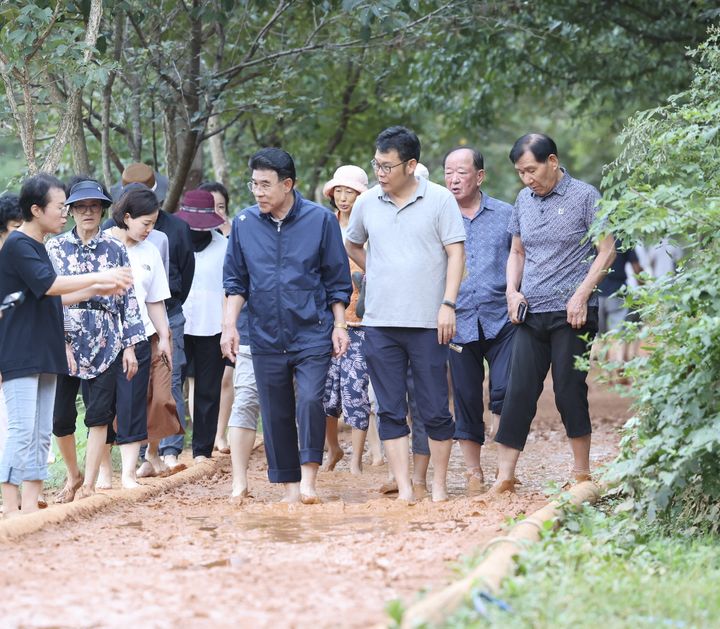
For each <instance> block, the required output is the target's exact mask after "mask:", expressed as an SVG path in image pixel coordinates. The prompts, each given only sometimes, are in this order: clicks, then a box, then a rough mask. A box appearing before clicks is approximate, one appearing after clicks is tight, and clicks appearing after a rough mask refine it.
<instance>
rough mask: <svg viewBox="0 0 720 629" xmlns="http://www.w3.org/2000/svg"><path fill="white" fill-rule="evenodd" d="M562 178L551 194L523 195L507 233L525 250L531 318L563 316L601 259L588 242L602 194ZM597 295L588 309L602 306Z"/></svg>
mask: <svg viewBox="0 0 720 629" xmlns="http://www.w3.org/2000/svg"><path fill="white" fill-rule="evenodd" d="M563 173H564V174H563V178H562V179H561V180H560V181H559V182H558V183H557V185H556V186H555V187H554V188H553V189H552V191H551V192H550V193H549V194H546V195H545V196H544V197H541V196H538V195H536V194H535V193H534V192H533V191H532V190H530V188H523V189H522V190H521V191H520V193H519V194H518V197H517V200H516V201H515V207H514V209H513V214H512V219H511V220H510V227H508V230H509V231H510V233H511V234H513V235H514V236H520V240H521V241H522V244H523V248H524V249H525V266H524V267H523V276H522V284H521V287H520V292H522V294H523V295H525V299H527V301H528V310H529V311H530V312H560V311H563V310H565V309H566V308H567V302H568V301H570V298H571V297H572V296H573V294H574V293H575V291H576V290H577V288H578V286H580V284H582V282H583V281H584V280H585V278H586V277H587V274H588V272H589V271H590V266H591V265H592V263H593V260H594V258H595V255H596V253H597V252H596V250H595V245H594V244H593V243H592V242H591V241H590V240H589V239H588V238H587V235H588V229H589V228H590V225H591V224H592V222H593V221H594V220H595V214H596V213H597V204H598V201H599V200H600V193H599V192H598V191H597V190H596V189H595V188H594V187H593V186H591V185H590V184H589V183H585V182H584V181H580V180H579V179H575V178H574V177H571V176H570V175H569V174H568V173H567V171H566V170H565V169H564V168H563ZM597 303H598V298H597V293H595V292H593V294H592V295H591V297H590V299H589V301H588V306H597Z"/></svg>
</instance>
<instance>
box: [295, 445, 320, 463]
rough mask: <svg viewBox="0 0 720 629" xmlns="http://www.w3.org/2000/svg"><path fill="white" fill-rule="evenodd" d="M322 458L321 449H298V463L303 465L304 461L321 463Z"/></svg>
mask: <svg viewBox="0 0 720 629" xmlns="http://www.w3.org/2000/svg"><path fill="white" fill-rule="evenodd" d="M322 460H323V451H322V449H315V448H307V449H305V450H300V465H305V464H306V463H322Z"/></svg>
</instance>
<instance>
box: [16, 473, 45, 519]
mask: <svg viewBox="0 0 720 629" xmlns="http://www.w3.org/2000/svg"><path fill="white" fill-rule="evenodd" d="M42 488H43V481H41V480H26V481H23V484H22V503H21V504H22V506H21V508H20V513H22V514H25V513H35V512H36V511H38V510H39V507H38V496H39V495H40V492H41V491H42Z"/></svg>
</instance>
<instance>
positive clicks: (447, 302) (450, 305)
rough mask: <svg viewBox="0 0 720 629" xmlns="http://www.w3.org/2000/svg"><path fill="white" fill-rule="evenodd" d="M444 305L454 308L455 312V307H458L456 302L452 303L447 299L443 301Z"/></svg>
mask: <svg viewBox="0 0 720 629" xmlns="http://www.w3.org/2000/svg"><path fill="white" fill-rule="evenodd" d="M442 305H443V306H447V307H448V308H452V309H453V310H455V307H456V306H455V302H454V301H450V300H449V299H446V300H445V301H443V302H442Z"/></svg>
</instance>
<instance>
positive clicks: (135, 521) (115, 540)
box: [0, 383, 628, 628]
mask: <svg viewBox="0 0 720 629" xmlns="http://www.w3.org/2000/svg"><path fill="white" fill-rule="evenodd" d="M548 385H549V383H548ZM550 391H551V387H550V386H546V391H545V393H544V394H543V397H542V399H541V403H540V406H539V413H538V418H537V419H536V421H535V424H534V429H533V433H532V434H531V437H530V441H529V443H528V447H527V449H526V452H525V454H524V456H523V457H522V458H521V462H520V465H519V468H518V476H519V477H520V479H521V480H522V481H523V485H522V486H521V487H520V488H519V491H518V493H517V495H515V496H509V497H503V498H501V499H499V500H496V501H493V502H492V503H490V504H486V503H485V502H483V501H482V500H481V499H478V498H468V497H466V496H464V495H463V490H462V487H463V484H462V483H463V480H462V473H461V472H462V469H461V466H460V453H459V451H458V450H457V446H455V449H454V450H453V459H452V469H451V473H450V479H449V480H450V488H451V493H452V498H451V501H450V502H449V503H445V504H440V505H435V504H432V503H431V502H429V501H427V500H425V501H422V502H420V503H419V504H418V505H416V506H414V507H407V506H401V505H398V504H396V503H395V501H394V500H392V499H388V498H385V497H382V496H381V495H380V494H378V493H377V492H376V491H375V490H374V489H375V488H377V487H378V486H379V485H380V484H381V483H382V481H383V480H384V478H385V475H386V468H385V466H382V467H369V466H366V468H365V473H364V474H363V476H362V477H361V478H359V479H358V478H356V477H353V476H351V475H350V473H349V471H348V467H347V466H348V463H347V459H348V457H346V458H345V460H344V461H343V462H341V463H340V464H339V465H338V470H337V471H335V472H332V473H322V474H321V480H320V483H319V489H320V495H321V497H322V498H323V500H324V504H322V505H310V506H305V505H298V506H290V507H288V506H287V505H278V504H274V501H276V500H277V499H278V498H279V496H280V491H279V490H278V489H277V488H275V487H272V486H270V485H269V484H268V483H267V482H266V476H265V467H264V456H263V454H262V452H261V451H260V452H256V453H255V454H254V455H253V460H252V465H251V467H252V471H251V483H252V490H253V493H254V495H255V501H254V502H252V503H251V504H247V505H243V506H233V505H230V504H229V503H228V500H227V497H228V496H229V493H230V474H229V467H230V462H229V457H224V459H223V461H222V464H221V466H220V469H219V470H218V472H217V473H216V474H215V476H214V477H213V478H208V479H205V480H204V481H203V482H201V483H198V484H194V485H184V486H182V487H179V488H178V489H176V490H174V491H172V492H170V493H168V494H165V495H162V496H159V497H158V498H155V499H152V500H151V501H148V502H145V503H140V504H136V505H133V506H130V507H128V506H125V507H122V508H120V507H114V508H110V509H108V510H107V511H104V512H102V513H100V514H99V515H97V516H95V517H93V518H91V519H88V520H84V521H81V522H74V523H67V524H64V525H61V526H56V527H53V528H50V529H47V530H45V531H41V532H39V533H36V534H34V535H30V536H28V537H25V538H23V539H21V540H19V541H15V542H12V543H6V544H0V591H2V592H3V596H2V597H1V598H0V619H1V620H0V624H1V625H2V627H18V626H22V627H97V626H133V625H134V626H138V627H139V626H142V627H173V626H175V627H210V626H212V627H226V626H227V627H230V626H233V627H238V626H239V627H270V626H280V627H314V628H316V627H338V626H342V627H368V626H371V625H375V624H377V623H380V622H382V621H383V620H384V619H385V618H386V617H385V612H384V610H385V606H386V604H387V602H388V601H390V600H392V599H395V598H400V599H402V600H403V601H404V603H405V604H408V603H410V602H412V600H414V597H415V596H416V593H417V592H418V591H420V590H421V589H423V588H433V587H437V586H440V585H442V584H444V583H446V582H447V581H448V580H450V579H451V578H452V575H453V572H452V566H453V563H454V562H456V561H458V560H459V559H460V558H462V557H463V556H465V555H468V554H469V553H471V552H472V551H473V549H474V548H476V547H478V546H480V545H482V544H483V542H485V541H487V540H489V539H490V538H492V537H494V536H495V535H497V534H498V532H499V531H501V526H502V524H503V522H504V521H505V520H506V518H508V517H515V516H517V515H519V514H521V513H523V512H532V511H534V510H535V509H537V508H539V507H541V506H542V505H543V504H544V503H545V502H546V497H545V492H544V488H545V487H546V486H547V483H548V482H550V481H557V482H560V481H562V480H563V479H565V478H567V476H568V471H569V468H570V456H569V451H568V450H569V448H568V446H567V443H566V441H565V438H564V435H563V432H562V426H561V424H560V420H559V417H558V416H557V413H556V411H555V408H554V404H553V401H552V396H551V393H550ZM590 404H591V413H592V416H593V421H594V427H595V434H594V439H593V461H594V464H599V463H600V462H602V461H605V460H607V459H609V458H610V457H611V456H612V455H613V454H614V453H615V452H616V449H617V442H618V435H617V429H618V427H619V426H621V425H622V423H623V422H624V420H625V419H626V418H627V416H628V410H627V407H628V403H627V401H626V400H624V399H622V398H620V397H618V396H617V395H616V394H614V393H612V392H609V391H608V390H606V389H604V388H601V387H599V386H596V385H592V386H591V396H590ZM484 457H485V460H484V469H485V471H486V476H491V475H492V474H491V471H492V470H493V469H494V466H495V462H494V459H495V453H494V448H493V446H489V447H487V448H485V449H484Z"/></svg>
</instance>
